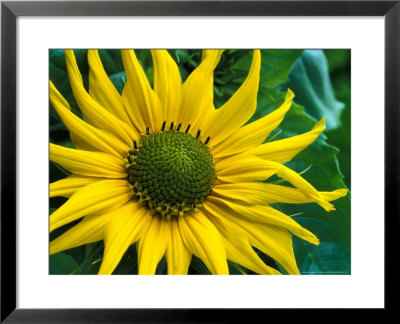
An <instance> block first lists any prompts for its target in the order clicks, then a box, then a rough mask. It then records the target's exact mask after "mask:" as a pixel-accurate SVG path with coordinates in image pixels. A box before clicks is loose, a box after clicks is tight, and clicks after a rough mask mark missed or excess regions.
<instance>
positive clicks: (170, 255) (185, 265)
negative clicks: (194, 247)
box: [166, 220, 192, 275]
mask: <svg viewBox="0 0 400 324" xmlns="http://www.w3.org/2000/svg"><path fill="white" fill-rule="evenodd" d="M166 258H167V266H168V274H172V275H184V274H187V273H188V269H189V265H190V261H191V259H192V254H191V253H190V251H189V250H188V249H187V247H186V245H185V243H184V242H183V240H182V236H181V233H180V232H179V227H178V223H177V221H176V220H172V221H171V239H170V240H169V242H168V245H167V252H166Z"/></svg>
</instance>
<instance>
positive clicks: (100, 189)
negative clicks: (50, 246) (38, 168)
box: [50, 180, 131, 232]
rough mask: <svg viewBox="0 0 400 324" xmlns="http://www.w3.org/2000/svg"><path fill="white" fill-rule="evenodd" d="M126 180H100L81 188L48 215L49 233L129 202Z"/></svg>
mask: <svg viewBox="0 0 400 324" xmlns="http://www.w3.org/2000/svg"><path fill="white" fill-rule="evenodd" d="M130 195H131V189H130V188H129V185H128V182H127V181H126V180H102V181H98V182H95V183H93V184H90V185H87V186H85V187H83V188H82V189H81V190H79V191H77V192H75V193H74V194H73V195H72V196H71V198H69V199H68V201H67V202H66V203H65V204H64V205H62V206H61V207H60V208H58V209H57V210H56V211H55V212H54V213H52V214H51V215H50V232H52V231H53V230H55V229H56V228H59V227H61V226H63V225H65V224H68V223H70V222H72V221H74V220H76V219H79V218H81V217H83V216H87V215H91V214H100V213H103V212H107V211H111V210H112V209H115V208H118V207H120V206H122V205H124V204H125V203H126V202H128V201H129V198H130Z"/></svg>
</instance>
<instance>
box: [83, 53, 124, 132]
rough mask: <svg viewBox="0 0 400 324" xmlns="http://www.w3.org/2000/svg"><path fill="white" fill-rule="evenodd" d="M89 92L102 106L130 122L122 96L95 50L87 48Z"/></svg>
mask: <svg viewBox="0 0 400 324" xmlns="http://www.w3.org/2000/svg"><path fill="white" fill-rule="evenodd" d="M88 63H89V68H90V70H89V94H90V95H91V96H92V97H93V99H94V100H96V101H97V102H98V103H99V104H100V105H101V106H102V107H104V108H105V109H107V110H108V111H110V112H111V113H112V114H113V115H114V116H116V117H118V118H119V119H120V120H122V121H124V122H125V123H127V124H128V125H129V124H130V123H131V120H130V119H129V116H128V114H127V112H126V110H125V107H124V103H123V101H122V97H121V95H120V94H119V92H118V90H117V89H116V88H115V86H114V84H113V83H112V82H111V80H110V78H109V77H108V76H107V74H106V71H105V70H104V67H103V64H102V63H101V59H100V55H99V52H98V51H97V50H88Z"/></svg>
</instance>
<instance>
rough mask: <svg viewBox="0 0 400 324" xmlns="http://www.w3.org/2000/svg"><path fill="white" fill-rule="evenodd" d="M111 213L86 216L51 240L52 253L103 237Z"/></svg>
mask: <svg viewBox="0 0 400 324" xmlns="http://www.w3.org/2000/svg"><path fill="white" fill-rule="evenodd" d="M108 219H109V215H107V214H105V215H100V216H99V215H93V216H86V217H85V218H83V219H82V221H80V222H79V223H78V224H76V225H75V226H74V227H72V228H71V229H69V230H68V231H66V232H65V233H64V234H62V235H61V236H59V237H57V238H56V239H55V240H53V241H51V242H50V254H54V253H58V252H61V251H64V250H68V249H72V248H74V247H77V246H81V245H85V244H89V243H93V242H97V241H100V240H102V239H103V231H104V226H105V224H106V223H107V221H108Z"/></svg>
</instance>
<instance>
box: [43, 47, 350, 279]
mask: <svg viewBox="0 0 400 324" xmlns="http://www.w3.org/2000/svg"><path fill="white" fill-rule="evenodd" d="M121 53H122V59H123V64H124V68H125V71H126V76H127V78H126V79H127V80H126V83H125V85H124V88H123V91H122V94H120V93H119V92H118V91H117V89H116V88H115V86H114V85H113V83H112V82H111V81H110V79H109V77H108V76H107V74H106V72H105V70H104V68H103V65H102V61H101V59H100V56H99V53H98V51H97V50H89V51H88V54H87V56H88V63H89V91H87V90H86V89H85V87H84V84H83V80H82V76H81V73H80V71H79V68H78V65H77V62H76V59H75V55H74V52H73V51H72V50H66V51H65V58H66V64H67V70H68V76H69V80H70V84H71V88H72V91H73V94H74V97H75V99H76V101H77V103H78V105H79V108H80V110H81V112H82V114H83V118H84V120H83V119H81V118H79V117H78V116H77V115H76V114H74V113H73V112H72V111H71V109H70V106H69V104H68V102H67V101H66V100H65V99H64V97H63V96H62V95H61V94H60V92H59V91H58V90H57V89H56V87H55V86H54V85H53V84H52V82H50V101H51V103H52V105H53V106H54V108H55V110H56V111H57V113H58V115H59V116H60V118H61V119H62V121H63V122H64V124H65V126H66V127H67V128H68V130H69V132H70V137H71V141H72V143H73V145H74V147H75V148H67V147H63V146H59V145H56V144H52V143H50V160H51V161H53V162H55V163H57V164H59V165H60V166H61V167H63V168H64V169H66V170H68V171H69V172H70V173H71V174H70V175H69V176H67V177H66V178H65V179H61V180H59V181H56V182H53V183H51V184H50V197H56V196H63V197H67V198H68V200H67V201H66V202H65V203H64V204H63V205H62V206H61V207H60V208H58V209H57V210H56V211H55V212H53V213H52V214H51V215H50V232H51V231H54V230H55V229H57V228H60V227H62V226H64V225H66V224H68V223H70V222H73V221H76V220H80V222H78V223H77V224H76V225H74V226H73V227H71V228H70V229H69V230H67V231H66V232H65V233H63V234H62V235H60V236H59V237H57V238H56V239H54V240H53V241H51V242H50V254H54V253H57V252H60V251H63V250H66V249H71V248H74V247H77V246H81V245H84V244H88V243H93V242H97V241H101V240H103V241H104V254H103V258H102V263H101V266H100V270H99V274H112V273H113V271H114V269H115V268H116V266H117V265H118V264H119V262H120V260H121V258H122V257H123V255H124V254H125V252H126V251H127V249H128V248H129V247H130V246H131V245H132V244H136V249H137V255H138V273H139V274H154V273H155V271H156V267H157V265H158V263H159V262H160V260H161V259H162V258H163V257H165V259H166V261H167V271H168V274H187V273H188V268H189V265H190V263H191V259H192V255H195V256H196V257H198V258H200V259H201V260H202V261H203V263H204V264H205V266H206V267H207V268H208V270H209V271H210V272H211V273H212V274H229V269H228V260H230V261H232V262H234V263H236V264H239V265H241V266H243V267H245V268H247V269H249V270H251V271H253V272H255V273H259V274H280V272H279V271H278V270H276V269H274V268H272V267H270V266H268V265H267V264H266V263H265V262H263V260H262V259H261V258H260V256H259V253H257V251H261V252H263V253H264V254H266V255H268V256H269V257H271V258H272V259H274V260H275V261H276V262H277V263H279V264H280V265H281V266H282V267H283V269H285V271H286V272H287V273H288V274H299V270H298V268H297V265H296V260H295V256H294V252H293V247H292V235H296V236H298V237H299V238H301V239H303V240H305V241H308V242H310V243H313V244H319V240H318V238H317V237H316V236H315V235H314V234H313V233H311V232H310V231H308V230H307V229H305V228H303V227H302V226H300V225H299V224H298V223H297V222H296V221H295V220H294V219H293V218H292V217H290V216H287V215H285V214H283V213H282V212H280V211H278V210H277V209H274V208H273V207H271V204H273V203H278V202H279V203H288V204H303V203H311V202H316V203H317V204H319V205H320V206H321V207H322V208H323V209H325V210H326V211H330V210H334V207H333V205H332V204H331V203H330V201H333V200H336V199H338V198H340V197H342V196H344V195H346V192H347V190H346V189H338V190H335V191H333V192H319V191H317V190H316V189H315V188H314V187H313V186H312V185H311V184H310V183H308V182H307V181H306V180H305V179H303V178H302V176H301V175H300V174H298V173H296V172H295V171H293V170H291V169H289V168H288V167H287V166H285V165H284V163H286V162H287V161H289V160H291V159H292V158H293V157H294V156H295V155H296V154H297V153H299V152H300V151H302V150H304V149H305V148H306V147H307V146H308V145H310V144H311V143H312V142H313V141H314V140H315V139H316V138H317V137H318V136H319V134H320V133H321V132H322V131H323V130H324V129H325V120H324V119H322V120H320V121H319V122H317V123H316V125H315V126H314V127H313V128H312V129H311V130H310V131H308V132H307V133H304V134H301V135H297V136H293V137H290V138H286V139H281V140H276V141H269V142H266V143H265V140H266V139H267V137H268V136H269V135H270V133H271V132H272V131H273V130H274V129H275V128H276V127H277V126H278V125H279V124H280V123H281V121H282V120H283V118H284V116H285V114H286V112H287V111H288V110H289V109H290V107H291V104H292V101H293V98H294V94H293V92H292V91H291V90H290V89H288V90H287V93H286V97H285V99H284V102H283V103H282V104H281V106H280V107H279V108H278V109H276V110H274V111H273V112H272V113H270V114H268V115H266V116H264V117H262V118H260V119H258V120H256V121H254V122H251V123H248V121H249V119H250V118H251V117H252V115H253V114H254V112H255V110H256V106H257V92H258V87H259V77H260V64H261V54H260V51H259V50H254V52H253V58H252V62H251V66H250V70H249V72H248V75H247V77H246V78H245V80H244V82H243V83H242V84H241V86H240V87H239V89H238V90H237V91H236V92H235V93H234V95H233V96H232V97H231V98H230V99H229V100H228V101H227V102H226V103H225V104H224V105H222V106H221V107H220V108H218V109H216V108H215V107H214V105H213V73H214V69H215V68H216V66H217V64H218V62H219V60H220V58H221V55H222V53H223V51H222V50H204V51H203V57H202V61H201V63H200V64H199V65H198V67H197V68H196V69H195V70H194V71H193V72H192V73H191V74H190V75H189V76H188V77H187V79H186V80H185V82H183V83H182V82H181V76H180V73H179V69H178V66H177V64H176V63H175V61H174V60H173V58H172V57H171V56H170V55H169V53H168V51H166V50H152V51H151V55H152V60H153V66H154V86H153V87H152V86H151V85H150V83H149V81H148V79H147V77H146V75H145V73H144V71H143V69H142V67H141V65H140V62H139V61H138V59H137V57H136V55H135V52H134V51H133V50H122V51H121ZM273 175H276V176H278V177H280V178H282V179H284V180H286V181H287V182H288V183H290V184H291V185H292V186H291V187H288V186H283V185H279V184H276V183H275V184H272V183H266V182H265V181H264V180H266V179H268V178H270V177H271V176H273Z"/></svg>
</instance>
